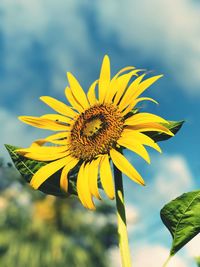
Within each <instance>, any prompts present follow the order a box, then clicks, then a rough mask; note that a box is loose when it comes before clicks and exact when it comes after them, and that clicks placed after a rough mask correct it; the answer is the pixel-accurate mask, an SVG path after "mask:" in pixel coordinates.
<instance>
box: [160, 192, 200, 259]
mask: <svg viewBox="0 0 200 267" xmlns="http://www.w3.org/2000/svg"><path fill="white" fill-rule="evenodd" d="M160 215H161V219H162V221H163V223H164V224H165V226H166V227H167V228H168V230H169V231H170V233H171V235H172V238H173V242H172V246H171V251H170V255H174V254H175V253H176V252H177V251H178V250H180V249H181V248H182V247H183V246H184V245H185V244H187V243H188V242H189V241H190V240H191V239H192V238H193V237H194V236H196V235H197V234H198V233H199V232H200V190H198V191H193V192H188V193H185V194H183V195H181V196H179V197H178V198H176V199H174V200H172V201H171V202H169V203H168V204H166V205H165V206H164V207H163V208H162V210H161V212H160Z"/></svg>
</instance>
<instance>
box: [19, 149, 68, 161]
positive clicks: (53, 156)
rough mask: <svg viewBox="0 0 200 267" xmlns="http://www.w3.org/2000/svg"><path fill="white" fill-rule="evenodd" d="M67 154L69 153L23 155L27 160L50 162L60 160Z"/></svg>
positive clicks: (29, 153)
mask: <svg viewBox="0 0 200 267" xmlns="http://www.w3.org/2000/svg"><path fill="white" fill-rule="evenodd" d="M68 154H69V152H68V151H67V152H62V153H54V154H38V153H33V152H28V153H25V154H24V156H25V157H26V158H29V159H34V160H39V161H52V160H57V159H60V158H64V157H66V156H67V155H68Z"/></svg>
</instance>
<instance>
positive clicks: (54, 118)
mask: <svg viewBox="0 0 200 267" xmlns="http://www.w3.org/2000/svg"><path fill="white" fill-rule="evenodd" d="M40 118H43V119H48V120H52V121H56V122H64V123H67V124H71V123H73V122H74V121H73V120H72V119H71V118H68V117H65V116H62V115H59V114H45V115H43V116H41V117H40Z"/></svg>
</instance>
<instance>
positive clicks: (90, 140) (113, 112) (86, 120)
mask: <svg viewBox="0 0 200 267" xmlns="http://www.w3.org/2000/svg"><path fill="white" fill-rule="evenodd" d="M123 125H124V119H123V117H122V115H121V113H120V112H119V111H118V110H117V107H115V106H113V105H112V104H99V105H95V106H93V107H91V108H89V109H87V110H86V111H85V112H83V113H82V114H81V115H80V116H79V117H78V118H77V120H76V121H75V123H74V125H73V127H72V130H71V135H70V142H69V143H70V145H69V150H70V153H71V155H72V156H74V157H75V158H78V159H81V160H84V161H89V160H92V159H94V158H95V157H96V156H97V155H100V154H107V153H108V152H109V150H110V149H111V148H112V147H114V146H115V145H116V142H117V140H118V139H119V137H120V136H121V132H122V130H123Z"/></svg>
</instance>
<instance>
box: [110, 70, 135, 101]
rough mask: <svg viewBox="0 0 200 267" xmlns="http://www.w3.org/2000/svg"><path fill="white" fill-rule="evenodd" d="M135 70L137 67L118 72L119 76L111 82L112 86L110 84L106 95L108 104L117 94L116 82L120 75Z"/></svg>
mask: <svg viewBox="0 0 200 267" xmlns="http://www.w3.org/2000/svg"><path fill="white" fill-rule="evenodd" d="M134 68H135V67H132V66H128V67H126V68H123V69H121V70H120V71H118V72H117V74H116V75H115V76H114V77H113V78H112V80H111V81H110V84H109V89H108V92H107V93H106V97H105V102H106V103H111V102H112V99H113V97H114V95H115V93H116V92H117V88H116V81H117V79H118V77H119V75H120V74H122V73H123V72H125V71H129V70H133V69H134Z"/></svg>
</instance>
